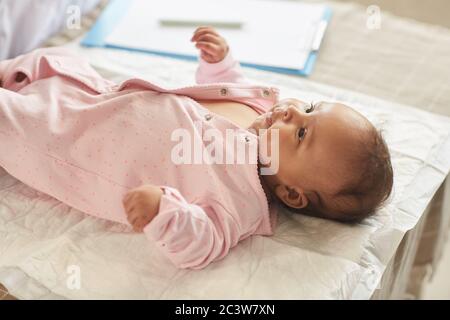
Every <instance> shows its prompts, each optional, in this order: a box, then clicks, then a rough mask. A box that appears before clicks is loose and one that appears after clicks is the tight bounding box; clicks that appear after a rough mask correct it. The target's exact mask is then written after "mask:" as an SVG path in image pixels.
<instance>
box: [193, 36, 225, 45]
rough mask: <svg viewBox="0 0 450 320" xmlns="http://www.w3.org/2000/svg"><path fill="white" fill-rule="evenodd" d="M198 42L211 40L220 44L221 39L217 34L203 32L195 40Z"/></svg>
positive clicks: (221, 42)
mask: <svg viewBox="0 0 450 320" xmlns="http://www.w3.org/2000/svg"><path fill="white" fill-rule="evenodd" d="M196 41H198V42H211V43H215V44H217V45H222V44H223V41H222V39H221V38H220V37H219V36H216V35H213V34H204V35H202V36H200V37H198V39H197V40H196Z"/></svg>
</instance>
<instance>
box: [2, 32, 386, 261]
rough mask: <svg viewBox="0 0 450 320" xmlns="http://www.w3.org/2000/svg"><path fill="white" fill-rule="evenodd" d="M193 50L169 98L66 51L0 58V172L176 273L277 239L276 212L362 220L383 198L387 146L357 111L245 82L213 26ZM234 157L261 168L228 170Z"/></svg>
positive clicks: (240, 165)
mask: <svg viewBox="0 0 450 320" xmlns="http://www.w3.org/2000/svg"><path fill="white" fill-rule="evenodd" d="M191 41H193V42H194V43H195V45H196V47H197V48H198V49H199V50H200V63H199V67H198V70H197V74H196V78H197V83H198V84H197V85H195V86H190V87H185V88H179V89H174V90H168V89H164V88H161V87H159V86H157V85H155V84H153V83H150V82H148V81H145V80H142V79H130V80H127V81H125V82H123V83H121V84H116V83H113V82H110V81H108V80H106V79H103V78H102V77H101V76H100V75H99V74H97V73H96V72H95V71H94V70H93V69H92V68H91V67H90V66H89V65H88V64H87V63H86V62H85V61H83V60H82V59H80V58H79V57H77V56H76V55H75V54H73V53H71V52H69V51H67V50H64V49H62V48H50V49H40V50H36V51H34V52H32V53H30V54H27V55H23V56H20V57H17V58H15V59H12V60H6V61H2V62H0V81H1V87H0V150H1V152H0V166H2V167H3V168H4V169H5V170H6V171H8V172H9V173H10V174H11V175H13V176H14V177H16V178H17V179H19V180H21V181H22V182H24V183H26V184H27V185H29V186H31V187H33V188H35V189H37V190H39V191H41V192H44V193H46V194H48V195H51V196H52V197H54V198H56V199H58V200H60V201H62V202H64V203H66V204H67V205H69V206H71V207H73V208H76V209H78V210H80V211H82V212H85V213H87V214H90V215H94V216H97V217H100V218H104V219H108V220H112V221H118V222H121V223H125V224H129V225H131V226H132V227H133V228H134V230H135V231H138V232H144V234H145V235H146V236H147V237H148V238H149V240H150V241H153V242H154V243H155V244H156V246H157V247H158V248H160V250H161V251H162V253H163V254H164V255H165V256H166V257H167V258H168V259H169V260H170V261H171V262H172V263H173V264H174V265H175V266H177V267H179V268H194V269H200V268H203V267H205V266H207V265H208V264H210V263H211V262H213V261H217V260H220V259H222V258H224V257H225V256H226V255H227V253H228V252H229V251H230V249H231V248H232V247H234V246H235V245H236V244H237V243H238V242H239V241H241V240H243V239H245V238H247V237H249V236H251V235H272V234H273V230H274V227H275V223H276V210H275V208H276V204H277V203H279V204H281V205H283V206H286V207H288V208H291V209H292V210H293V211H294V212H297V213H303V214H308V215H312V216H315V217H320V218H325V219H332V220H336V221H342V222H358V221H361V220H363V219H364V218H366V217H368V216H370V215H372V214H373V213H374V212H375V211H376V210H377V208H379V206H380V205H382V203H383V202H384V201H385V200H386V199H387V198H388V197H389V195H390V193H391V189H392V183H393V173H392V167H391V163H390V156H389V152H388V148H387V146H386V144H385V142H384V140H383V138H382V137H381V135H380V134H379V132H378V131H377V130H376V129H375V128H374V126H373V125H372V124H371V123H370V122H369V121H368V120H367V119H366V118H364V117H363V116H362V115H361V114H359V113H358V112H356V111H355V110H353V109H351V108H350V107H347V106H345V105H342V104H337V103H332V102H325V101H323V102H318V103H307V102H304V101H301V100H298V99H286V100H279V99H278V90H277V89H276V88H272V87H264V86H257V85H252V84H249V83H248V82H247V81H246V79H245V78H244V77H243V75H242V73H241V69H240V65H239V63H238V62H236V61H235V60H233V58H232V55H231V52H230V50H229V48H228V45H227V43H226V41H225V39H223V38H222V37H221V36H220V35H219V34H218V33H217V32H216V31H215V30H214V29H212V28H209V27H201V28H198V29H197V30H196V31H195V33H194V36H193V37H192V39H191ZM180 130H181V131H180ZM211 130H214V131H211ZM230 130H231V131H232V132H233V133H234V135H233V139H228V137H229V136H228V133H229V132H230ZM211 132H214V134H211ZM180 138H183V141H182V143H181V144H180V142H179V140H180ZM217 141H220V142H221V143H220V144H214V147H211V145H213V142H217ZM209 142H211V143H209ZM235 144H237V146H236V145H235ZM196 145H197V146H201V149H200V150H201V152H200V155H199V152H198V149H196V148H195V146H196ZM218 145H219V146H222V147H217V146H218ZM263 145H264V146H267V155H266V156H267V157H266V158H264V156H263V154H264V152H262V150H263V149H264V148H262V146H263ZM180 146H182V148H180ZM192 146H194V147H192ZM236 148H237V150H238V152H237V153H238V154H239V150H241V151H245V152H246V154H247V155H248V156H249V157H248V158H250V159H251V158H252V157H253V159H256V161H253V162H252V161H250V159H246V160H245V161H236V157H235V156H234V151H235V150H236ZM221 155H222V157H221V158H222V159H223V158H224V157H225V158H226V161H224V162H218V161H214V159H217V158H218V156H221ZM223 156H224V157H223ZM238 156H239V155H238ZM180 158H181V159H182V160H183V161H180ZM241 160H242V159H241ZM263 160H264V161H263ZM274 162H276V165H274ZM268 168H272V169H273V168H275V170H272V171H270V170H265V169H268ZM264 172H265V173H264Z"/></svg>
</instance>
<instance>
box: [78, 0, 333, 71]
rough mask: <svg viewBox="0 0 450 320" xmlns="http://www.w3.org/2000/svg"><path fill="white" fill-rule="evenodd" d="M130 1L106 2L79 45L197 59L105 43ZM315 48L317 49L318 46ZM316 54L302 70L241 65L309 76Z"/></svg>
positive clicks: (315, 52) (328, 13)
mask: <svg viewBox="0 0 450 320" xmlns="http://www.w3.org/2000/svg"><path fill="white" fill-rule="evenodd" d="M131 3H132V1H129V0H111V1H110V3H109V4H108V6H107V7H106V8H105V10H104V11H103V13H102V14H101V15H100V17H99V18H98V20H97V21H96V23H95V24H94V26H93V27H92V28H91V30H90V31H89V32H88V33H87V34H86V36H85V37H84V38H83V40H82V41H81V45H83V46H86V47H103V48H112V49H121V50H127V51H134V52H142V53H150V54H156V55H160V56H165V57H170V58H176V59H183V60H189V61H197V60H198V57H197V56H191V55H184V54H174V53H168V52H162V51H152V50H148V49H137V48H129V47H123V46H115V45H110V44H107V43H106V42H105V39H106V38H107V36H108V35H109V34H110V33H111V32H112V31H113V30H114V27H115V26H116V25H117V23H118V22H119V21H120V20H121V19H122V18H123V17H124V15H125V14H126V13H127V11H128V9H129V8H130V5H131ZM331 16H332V10H331V8H330V7H327V8H326V9H325V12H324V16H323V20H322V21H323V23H324V25H325V27H324V28H323V29H322V32H321V33H320V34H318V35H317V36H318V37H319V38H318V39H316V40H317V41H318V43H319V44H320V42H321V40H322V38H323V36H324V33H325V29H326V25H327V24H328V22H329V21H330V20H331ZM316 49H318V47H317V48H316ZM317 55H318V50H313V51H311V53H310V55H309V57H308V59H307V61H306V64H305V67H304V68H303V69H302V70H297V69H289V68H279V67H271V66H263V65H258V64H251V63H241V65H243V66H246V67H251V68H256V69H260V70H265V71H271V72H278V73H284V74H291V75H299V76H309V75H310V74H311V73H312V70H313V67H314V65H315V63H316V60H317Z"/></svg>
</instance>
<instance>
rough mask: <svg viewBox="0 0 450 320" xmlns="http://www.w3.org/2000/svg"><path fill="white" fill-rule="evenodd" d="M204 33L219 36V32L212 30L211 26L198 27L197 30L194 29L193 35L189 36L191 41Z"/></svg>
mask: <svg viewBox="0 0 450 320" xmlns="http://www.w3.org/2000/svg"><path fill="white" fill-rule="evenodd" d="M205 34H212V35H215V36H217V37H220V35H219V33H217V31H216V30H214V29H213V28H211V27H200V28H198V29H197V30H195V32H194V35H193V36H192V38H191V41H193V42H195V41H197V40H198V38H199V37H201V36H203V35H205Z"/></svg>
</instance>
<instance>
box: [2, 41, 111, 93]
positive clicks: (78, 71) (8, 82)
mask: <svg viewBox="0 0 450 320" xmlns="http://www.w3.org/2000/svg"><path fill="white" fill-rule="evenodd" d="M55 75H65V76H69V77H70V78H72V79H76V80H77V81H79V82H81V83H82V84H84V85H86V86H88V87H90V88H92V89H93V90H94V91H101V90H102V89H103V87H105V86H111V85H113V83H111V82H109V81H107V80H105V79H102V78H101V76H100V75H99V74H98V73H97V72H96V71H95V70H94V69H93V68H92V67H91V66H90V65H89V63H88V62H87V61H85V60H84V59H82V58H81V57H80V56H78V55H77V54H75V53H74V52H72V51H70V50H67V49H65V48H62V47H52V48H42V49H37V50H34V51H32V52H30V53H27V54H23V55H20V56H18V57H16V58H14V59H9V60H3V61H0V80H1V82H2V87H3V88H4V89H7V90H10V91H15V92H18V91H20V90H21V89H22V88H24V87H25V86H27V85H29V84H30V83H32V82H34V81H37V80H40V79H45V78H49V77H52V76H55Z"/></svg>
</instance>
